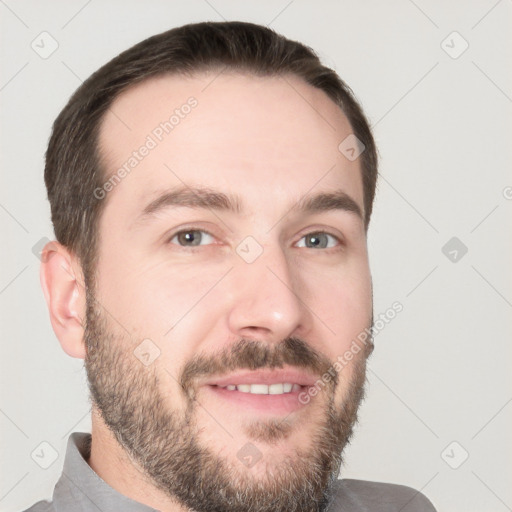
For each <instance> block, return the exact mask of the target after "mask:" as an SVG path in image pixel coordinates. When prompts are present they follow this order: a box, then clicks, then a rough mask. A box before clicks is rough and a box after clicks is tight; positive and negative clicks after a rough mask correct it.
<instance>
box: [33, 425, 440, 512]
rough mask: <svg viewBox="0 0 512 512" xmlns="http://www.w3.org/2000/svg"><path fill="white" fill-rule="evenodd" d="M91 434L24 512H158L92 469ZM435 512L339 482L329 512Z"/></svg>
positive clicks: (417, 500) (408, 491)
mask: <svg viewBox="0 0 512 512" xmlns="http://www.w3.org/2000/svg"><path fill="white" fill-rule="evenodd" d="M90 449H91V434H86V433H83V432H74V433H73V434H71V435H70V436H69V439H68V445H67V450H66V457H65V459H64V467H63V469H62V475H61V477H60V478H59V481H58V482H57V485H56V486H55V490H54V491H53V498H52V501H39V502H37V503H36V504H35V505H33V506H32V507H30V508H29V509H28V510H26V511H25V512H111V511H119V512H121V511H122V512H155V511H156V509H153V508H151V507H148V506H147V505H143V504H142V503H139V502H137V501H134V500H132V499H130V498H128V497H126V496H124V495H122V494H121V493H119V492H117V491H116V490H114V489H113V488H112V487H110V486H109V485H108V484H107V483H106V482H104V481H103V480H102V479H101V478H100V477H99V476H98V475H97V474H96V473H95V472H94V471H93V470H92V468H91V467H90V466H89V464H88V463H87V459H88V458H89V454H90ZM374 511H378V512H398V511H400V512H436V511H435V508H434V507H433V506H432V503H430V501H429V500H428V499H427V498H426V497H425V496H424V495H423V494H421V493H420V492H418V491H416V490H414V489H412V488H410V487H405V486H403V485H395V484H385V483H380V482H368V481H365V480H349V479H343V480H338V481H337V482H336V483H335V485H334V488H333V500H332V502H331V504H330V506H329V509H328V512H374Z"/></svg>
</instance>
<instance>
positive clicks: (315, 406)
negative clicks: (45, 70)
mask: <svg viewBox="0 0 512 512" xmlns="http://www.w3.org/2000/svg"><path fill="white" fill-rule="evenodd" d="M376 178H377V157H376V149H375V145H374V141H373V138H372V135H371V132H370V129H369V127H368V123H367V121H366V119H365V117H364V114H363V113H362V111H361V109H360V107H359V105H358V104H357V102H356V100H355V99H354V98H353V96H352V94H351V92H350V90H349V89H348V87H347V86H346V85H345V84H344V83H343V82H342V81H341V80H340V78H339V77H338V76H337V75H336V74H335V73H334V72H333V71H332V70H330V69H328V68H325V67H324V66H322V64H321V63H320V61H319V60H318V58H317V57H316V55H315V54H314V53H313V52H312V50H310V49H309V48H307V47H305V46H303V45H301V44H299V43H296V42H293V41H289V40H287V39H285V38H283V37H282V36H279V35H277V34H275V33H274V32H273V31H271V30H269V29H267V28H264V27H261V26H257V25H253V24H248V23H240V22H226V23H200V24H194V25H187V26H184V27H180V28H176V29H173V30H170V31H168V32H166V33H163V34H160V35H157V36H154V37H152V38H149V39H148V40H146V41H143V42H142V43H140V44H138V45H136V46H135V47H133V48H131V49H129V50H127V51H126V52H124V53H122V54H121V55H119V56H118V57H116V58H115V59H113V60H112V61H111V62H109V63H108V64H106V65H105V66H103V67H102V68H101V69H100V70H99V71H97V72H96V73H94V74H93V75H92V76H91V77H90V78H89V79H88V80H87V81H86V82H85V83H84V84H83V85H82V86H81V87H80V88H79V90H78V91H77V92H76V93H75V95H74V96H73V97H72V98H71V100H70V101H69V103H68V105H67V106H66V107H65V108H64V110H63V111H62V112H61V114H60V115H59V117H58V118H57V120H56V122H55V125H54V128H53V133H52V137H51V140H50V143H49V147H48V152H47V162H46V169H45V182H46V186H47V188H48V196H49V200H50V203H51V209H52V221H53V224H54V228H55V234H56V238H57V241H54V242H50V243H48V244H47V245H46V247H45V248H44V251H43V258H42V266H41V282H42V286H43V290H44V294H45V297H46V300H47V302H48V307H49V311H50V317H51V322H52V326H53V328H54V330H55V333H56V335H57V337H58V338H59V340H60V343H61V345H62V347H63V349H64V350H65V351H66V352H67V353H68V354H69V355H71V356H73V357H79V358H84V360H85V368H86V371H87V376H88V381H89V387H90V392H91V399H92V436H91V435H89V434H84V433H73V434H72V435H71V436H70V438H69V441H68V451H67V453H66V460H65V463H64V470H63V475H62V477H61V479H60V480H59V482H58V484H57V486H56V488H55V492H54V495H53V499H52V502H51V503H48V502H39V503H37V504H36V505H34V506H33V507H32V508H31V509H30V510H31V511H42V510H52V511H58V512H60V511H64V510H69V511H71V510H73V511H74V510H102V511H107V510H123V511H127V510H128V511H149V510H161V511H166V512H178V511H179V512H181V511H188V510H194V511H198V512H200V511H229V510H232V511H241V512H243V511H247V512H249V511H254V512H256V511H258V512H263V511H269V512H270V511H274V512H275V511H288V512H290V511H297V512H298V511H324V510H330V511H338V510H343V511H355V510H357V511H366V510H368V511H369V510H378V511H398V510H401V511H432V510H434V508H433V507H432V505H431V503H430V502H429V501H428V499H427V498H425V497H424V496H423V495H422V494H421V493H419V492H417V491H415V490H413V489H410V488H408V487H404V486H399V485H391V484H383V483H375V482H365V481H358V480H338V474H339V470H340V466H341V462H342V458H341V454H342V451H343V448H344V446H345V445H346V444H347V443H348V441H349V438H350V436H351V433H352V427H353V425H354V423H355V421H356V418H357V409H358V406H359V404H360V402H361V400H362V398H363V395H364V391H363V388H364V381H365V367H366V360H367V358H368V356H369V355H370V353H371V351H372V349H373V344H372V339H371V328H372V321H373V309H372V287H371V276H370V270H369V264H368V254H367V245H366V235H367V230H368V224H369V220H370V215H371V210H372V203H373V198H374V193H375V184H376ZM369 334H370V335H369Z"/></svg>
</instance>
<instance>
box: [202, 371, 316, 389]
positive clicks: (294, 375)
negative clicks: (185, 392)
mask: <svg viewBox="0 0 512 512" xmlns="http://www.w3.org/2000/svg"><path fill="white" fill-rule="evenodd" d="M316 380H318V377H317V376H315V375H312V374H310V373H307V372H305V371H304V370H299V369H296V368H284V369H275V370H268V369H267V370H265V369H263V370H242V371H239V372H235V373H230V374H229V375H221V376H218V377H211V378H210V379H208V380H206V381H204V382H203V385H209V386H227V385H229V384H235V385H238V384H267V385H270V384H279V383H285V382H289V383H291V384H299V385H300V386H312V385H313V384H314V383H315V381H316Z"/></svg>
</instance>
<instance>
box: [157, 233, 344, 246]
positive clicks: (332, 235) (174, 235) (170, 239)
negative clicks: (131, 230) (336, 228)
mask: <svg viewBox="0 0 512 512" xmlns="http://www.w3.org/2000/svg"><path fill="white" fill-rule="evenodd" d="M192 231H198V232H201V233H206V234H207V235H209V236H211V237H212V238H215V235H212V233H210V232H209V231H207V230H206V229H199V228H195V227H190V228H186V229H180V230H179V231H176V232H175V233H173V234H172V235H171V237H170V238H169V239H168V240H167V243H168V244H171V242H172V240H174V239H175V238H176V237H177V236H178V235H180V234H182V233H190V232H192ZM311 235H328V236H330V237H332V238H334V239H335V240H336V241H337V242H338V245H337V246H336V247H326V248H320V249H321V250H323V251H333V250H334V251H336V250H339V249H340V248H341V247H342V246H343V241H342V240H341V239H340V237H338V236H336V235H334V234H332V233H329V232H328V231H323V230H319V231H311V232H309V233H306V234H305V235H304V236H302V237H301V238H300V240H303V239H304V238H306V237H308V236H311ZM171 245H177V246H178V247H180V248H181V249H185V250H190V251H195V250H196V249H198V248H200V247H204V246H202V245H196V246H185V245H179V244H171ZM208 245H211V244H208ZM303 248H304V249H315V248H314V247H303ZM315 250H318V249H315Z"/></svg>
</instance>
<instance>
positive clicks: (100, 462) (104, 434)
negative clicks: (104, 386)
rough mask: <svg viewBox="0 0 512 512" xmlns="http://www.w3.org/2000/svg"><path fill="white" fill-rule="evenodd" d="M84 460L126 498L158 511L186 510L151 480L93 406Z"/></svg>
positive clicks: (184, 511) (178, 511)
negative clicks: (90, 431)
mask: <svg viewBox="0 0 512 512" xmlns="http://www.w3.org/2000/svg"><path fill="white" fill-rule="evenodd" d="M87 463H88V464H89V466H90V467H91V469H92V470H93V471H94V472H95V473H96V474H97V475H98V476H99V477H100V478H101V479H102V480H103V481H104V482H106V483H107V484H108V485H109V486H110V487H112V488H113V489H114V490H116V491H117V492H119V493H120V494H122V495H124V496H126V497H127V498H130V499H132V500H134V501H137V502H139V503H142V504H143V505H147V506H148V507H151V508H155V509H157V510H159V511H161V512H187V511H188V509H186V508H183V507H182V506H181V505H180V504H178V503H177V502H176V501H175V500H173V499H171V498H170V497H169V496H167V495H166V494H164V493H163V492H162V491H161V490H160V489H158V488H157V487H155V486H154V485H153V484H152V483H151V482H150V480H149V479H148V477H147V476H146V475H145V474H144V473H143V471H142V470H141V468H140V467H139V466H138V465H137V464H136V463H135V462H134V461H133V460H132V459H131V458H130V456H129V455H128V454H127V453H126V451H125V450H124V449H123V447H122V446H121V445H120V444H119V443H118V442H117V439H116V438H115V437H114V435H113V434H112V432H111V431H110V430H109V428H108V427H107V426H106V424H105V422H104V421H103V419H102V418H101V415H100V414H99V412H98V411H97V409H96V408H95V407H93V409H92V444H91V454H90V457H89V459H88V460H87Z"/></svg>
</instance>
